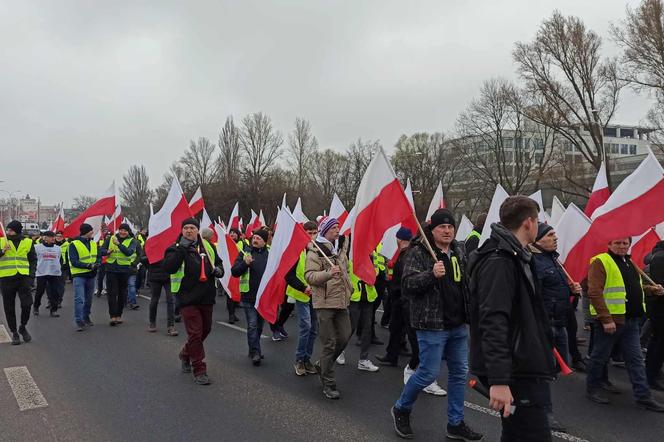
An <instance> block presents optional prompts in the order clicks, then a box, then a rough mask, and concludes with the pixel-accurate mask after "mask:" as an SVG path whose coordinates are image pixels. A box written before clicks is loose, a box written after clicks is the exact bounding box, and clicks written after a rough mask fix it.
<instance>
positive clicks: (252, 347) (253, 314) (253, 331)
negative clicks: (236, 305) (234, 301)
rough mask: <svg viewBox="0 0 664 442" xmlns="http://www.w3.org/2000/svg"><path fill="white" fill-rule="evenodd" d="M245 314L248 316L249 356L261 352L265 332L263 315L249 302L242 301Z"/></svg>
mask: <svg viewBox="0 0 664 442" xmlns="http://www.w3.org/2000/svg"><path fill="white" fill-rule="evenodd" d="M240 305H242V309H243V310H244V316H245V317H246V318H247V344H249V356H253V355H255V354H256V353H258V354H259V355H260V354H262V353H261V334H262V333H263V317H262V316H261V315H259V314H258V311H256V307H254V305H253V304H250V303H248V302H241V303H240Z"/></svg>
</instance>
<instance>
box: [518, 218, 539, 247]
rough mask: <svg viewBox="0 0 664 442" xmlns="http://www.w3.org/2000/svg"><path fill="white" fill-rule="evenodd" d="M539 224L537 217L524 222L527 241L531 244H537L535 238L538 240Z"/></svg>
mask: <svg viewBox="0 0 664 442" xmlns="http://www.w3.org/2000/svg"><path fill="white" fill-rule="evenodd" d="M537 224H538V219H537V217H532V216H529V217H528V218H526V219H525V220H524V221H523V224H522V226H523V227H524V230H525V231H526V235H527V239H528V242H529V243H533V242H535V238H537Z"/></svg>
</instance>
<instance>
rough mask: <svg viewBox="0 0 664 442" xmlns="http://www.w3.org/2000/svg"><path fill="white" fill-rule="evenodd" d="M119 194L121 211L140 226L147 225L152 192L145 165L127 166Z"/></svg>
mask: <svg viewBox="0 0 664 442" xmlns="http://www.w3.org/2000/svg"><path fill="white" fill-rule="evenodd" d="M120 196H121V197H122V205H123V207H122V210H123V212H124V213H125V214H126V215H127V216H128V217H129V218H131V219H132V220H133V221H134V222H137V223H138V224H139V225H140V226H147V225H148V220H149V219H150V203H151V202H152V197H153V192H152V190H151V189H150V179H149V177H148V173H147V171H146V170H145V166H143V165H141V166H137V165H133V166H131V167H130V168H129V170H128V171H127V173H126V174H125V175H124V176H123V177H122V185H121V186H120Z"/></svg>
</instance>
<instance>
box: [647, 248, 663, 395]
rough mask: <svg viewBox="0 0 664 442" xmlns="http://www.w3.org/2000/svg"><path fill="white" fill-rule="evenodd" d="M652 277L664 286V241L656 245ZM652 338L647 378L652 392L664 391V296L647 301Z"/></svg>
mask: <svg viewBox="0 0 664 442" xmlns="http://www.w3.org/2000/svg"><path fill="white" fill-rule="evenodd" d="M650 277H651V278H652V279H653V281H654V282H655V283H657V284H660V285H662V284H664V241H660V242H658V243H657V245H655V248H654V249H653V251H652V259H651V261H650ZM646 302H647V305H648V308H647V312H648V318H649V319H650V323H651V325H652V336H651V338H650V342H649V343H648V353H647V354H646V376H647V377H648V385H650V388H651V389H652V390H658V391H664V382H662V379H661V378H660V375H661V371H662V364H664V296H649V297H648V299H647V300H646Z"/></svg>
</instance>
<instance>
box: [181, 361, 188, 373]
mask: <svg viewBox="0 0 664 442" xmlns="http://www.w3.org/2000/svg"><path fill="white" fill-rule="evenodd" d="M180 362H182V373H191V362H189V360H186V361H185V360H184V359H182V358H180Z"/></svg>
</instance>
